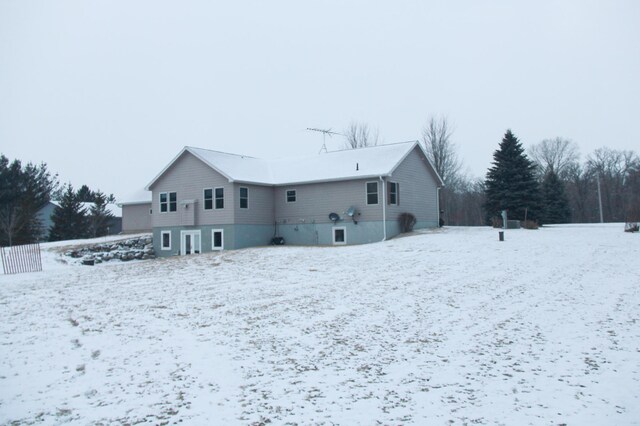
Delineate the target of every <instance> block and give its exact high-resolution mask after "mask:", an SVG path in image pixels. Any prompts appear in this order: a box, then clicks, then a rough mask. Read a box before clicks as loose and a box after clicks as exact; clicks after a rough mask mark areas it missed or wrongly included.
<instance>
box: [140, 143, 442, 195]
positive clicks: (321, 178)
mask: <svg viewBox="0 0 640 426" xmlns="http://www.w3.org/2000/svg"><path fill="white" fill-rule="evenodd" d="M415 147H418V149H420V150H422V147H421V146H420V144H419V143H418V142H417V141H411V142H401V143H395V144H388V145H377V146H372V147H366V148H360V149H347V150H342V151H333V152H328V153H321V154H317V155H314V156H307V157H297V158H285V159H276V160H263V159H258V158H254V157H248V156H243V155H236V154H228V153H225V152H219V151H212V150H208V149H202V148H195V147H189V146H187V147H184V149H183V150H182V151H180V153H179V154H178V155H177V156H176V157H175V158H174V159H173V160H172V161H171V162H170V163H169V164H168V165H167V166H166V167H165V168H164V169H163V170H162V171H161V172H160V173H159V174H158V175H157V176H156V177H155V178H154V179H153V180H152V181H151V182H150V183H149V185H147V187H146V189H147V190H149V189H150V188H151V186H152V185H153V184H154V183H155V182H156V181H157V180H158V179H159V178H160V176H162V175H163V174H164V172H165V171H166V170H167V169H168V168H169V167H171V165H172V164H173V163H174V162H175V161H176V160H177V159H178V158H180V156H181V155H182V154H183V153H185V152H189V153H191V154H193V155H194V156H196V157H197V158H199V159H200V160H202V161H203V162H204V163H205V164H207V165H208V166H209V167H211V168H212V169H214V170H215V171H217V172H218V173H220V174H221V175H223V176H224V177H226V178H227V179H229V182H242V183H256V184H263V185H285V184H286V185H291V184H301V183H314V182H328V181H337V180H349V179H366V178H371V177H378V176H388V175H390V174H391V173H393V171H394V170H395V169H396V167H398V165H400V163H401V162H402V161H403V160H404V159H405V158H406V157H407V155H409V153H410V152H411V151H412V150H413V149H414V148H415ZM423 153H424V151H423ZM425 157H426V154H425ZM432 168H433V167H432ZM434 175H435V176H437V173H435V169H434ZM438 180H439V181H440V184H442V181H441V180H440V178H439V177H438Z"/></svg>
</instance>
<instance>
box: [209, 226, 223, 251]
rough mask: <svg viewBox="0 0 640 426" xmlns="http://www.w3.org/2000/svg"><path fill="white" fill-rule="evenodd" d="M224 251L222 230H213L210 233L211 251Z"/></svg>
mask: <svg viewBox="0 0 640 426" xmlns="http://www.w3.org/2000/svg"><path fill="white" fill-rule="evenodd" d="M223 249H224V229H213V230H212V231H211V250H223Z"/></svg>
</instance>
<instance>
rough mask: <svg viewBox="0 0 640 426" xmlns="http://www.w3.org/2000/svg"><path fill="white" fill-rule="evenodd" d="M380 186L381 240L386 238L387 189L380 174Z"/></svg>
mask: <svg viewBox="0 0 640 426" xmlns="http://www.w3.org/2000/svg"><path fill="white" fill-rule="evenodd" d="M380 186H381V187H382V241H386V239H387V191H386V190H385V189H386V188H385V187H384V179H382V176H380Z"/></svg>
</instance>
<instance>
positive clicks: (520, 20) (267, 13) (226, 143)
mask: <svg viewBox="0 0 640 426" xmlns="http://www.w3.org/2000/svg"><path fill="white" fill-rule="evenodd" d="M434 114H436V115H444V116H446V117H447V118H448V120H449V122H450V124H452V125H453V126H454V129H455V132H454V134H453V140H454V142H455V143H456V144H457V146H458V152H459V154H460V156H461V158H462V160H463V162H464V164H465V166H466V167H467V168H468V171H469V173H470V175H472V176H476V177H484V174H485V172H486V169H487V167H489V165H490V162H491V160H492V154H493V151H494V150H495V149H496V148H497V146H498V143H499V142H500V140H501V138H502V136H503V135H504V132H505V130H506V129H507V128H511V129H512V130H513V132H514V133H515V134H516V136H518V137H519V138H520V140H521V141H522V142H523V143H524V145H525V147H528V146H530V145H532V144H535V143H538V142H540V141H541V140H542V139H545V138H552V137H557V136H560V137H564V138H569V139H572V140H573V141H575V142H576V143H577V144H578V145H579V147H580V151H581V153H582V156H583V158H584V157H586V155H588V154H589V153H591V152H592V151H593V150H594V149H596V148H598V147H601V146H609V147H611V148H615V149H634V150H636V151H639V150H640V143H639V141H640V138H639V137H638V129H637V125H638V123H639V121H640V1H636V0H629V1H615V0H613V1H604V0H603V1H585V0H574V1H560V0H559V1H536V2H516V1H482V2H481V1H442V2H431V1H418V0H416V1H393V2H392V1H388V2H381V1H375V2H374V1H319V0H317V1H313V2H305V1H290V2H280V1H253V2H249V1H225V2H212V1H202V2H199V1H172V2H166V1H156V0H154V1H84V0H82V1H66V0H63V1H23V0H15V1H10V0H0V152H1V153H3V154H4V155H6V156H8V157H9V158H10V159H14V158H18V159H21V160H23V161H32V162H46V163H47V164H48V166H49V168H50V170H52V171H54V172H58V173H59V175H60V179H61V181H62V182H71V183H72V184H73V185H74V186H76V187H78V186H80V185H82V184H88V185H89V186H91V187H92V188H94V189H95V188H99V189H101V190H103V191H104V192H107V193H114V194H115V195H116V196H117V197H118V198H119V199H122V198H126V197H127V196H128V194H130V193H133V192H135V191H137V190H139V189H141V188H143V187H144V186H145V185H147V184H148V183H149V182H150V181H151V180H152V179H153V178H154V176H155V175H156V174H157V173H158V172H159V171H160V170H161V169H162V168H163V167H164V166H165V165H166V164H167V163H168V162H169V161H170V160H171V159H172V158H173V157H174V156H175V155H176V154H177V153H178V152H179V151H180V149H181V148H182V147H183V146H185V145H191V146H197V147H202V148H209V149H215V150H220V151H226V152H233V153H239V154H245V155H251V156H254V157H263V158H278V157H286V156H292V155H296V156H297V155H304V154H310V155H313V154H316V153H317V152H318V151H319V149H320V147H321V146H322V137H321V135H320V134H316V133H312V132H309V131H306V130H305V129H306V128H307V127H318V128H326V129H333V130H334V131H338V132H340V131H343V129H345V128H346V127H347V126H348V124H349V123H350V122H351V121H354V120H356V121H359V122H364V123H368V124H369V126H370V127H372V128H378V129H379V133H380V136H381V139H382V140H383V141H384V142H386V143H391V142H399V141H406V140H415V139H418V138H419V137H420V134H421V130H422V127H423V126H424V124H425V122H426V121H427V119H428V117H429V116H431V115H434ZM327 145H328V148H329V149H330V150H332V149H338V148H341V147H342V145H343V139H341V138H339V137H334V138H331V139H327Z"/></svg>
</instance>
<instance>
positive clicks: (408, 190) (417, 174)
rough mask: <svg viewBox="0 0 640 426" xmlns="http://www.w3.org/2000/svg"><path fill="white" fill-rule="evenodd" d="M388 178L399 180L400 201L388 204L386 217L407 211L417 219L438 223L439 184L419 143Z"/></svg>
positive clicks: (392, 218)
mask: <svg viewBox="0 0 640 426" xmlns="http://www.w3.org/2000/svg"><path fill="white" fill-rule="evenodd" d="M386 180H387V181H388V182H397V183H399V184H400V204H399V205H387V221H396V220H397V218H398V215H400V213H405V212H407V213H412V214H413V215H415V217H416V219H417V220H418V222H423V223H430V224H432V226H436V225H437V223H438V202H437V197H438V194H437V187H438V184H437V183H436V179H435V176H434V175H433V173H432V172H431V166H430V165H429V163H428V161H427V159H426V158H425V157H424V155H423V154H422V152H421V151H420V150H419V149H418V148H417V147H416V148H414V149H413V151H411V153H410V154H409V155H408V156H407V158H405V159H404V161H403V162H402V163H401V164H400V165H399V166H398V167H397V168H396V170H395V171H394V172H393V175H392V176H391V177H389V178H387V179H386ZM385 186H387V185H385ZM387 187H388V186H387ZM388 199H389V198H388V196H387V200H388ZM387 202H388V201H387Z"/></svg>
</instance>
